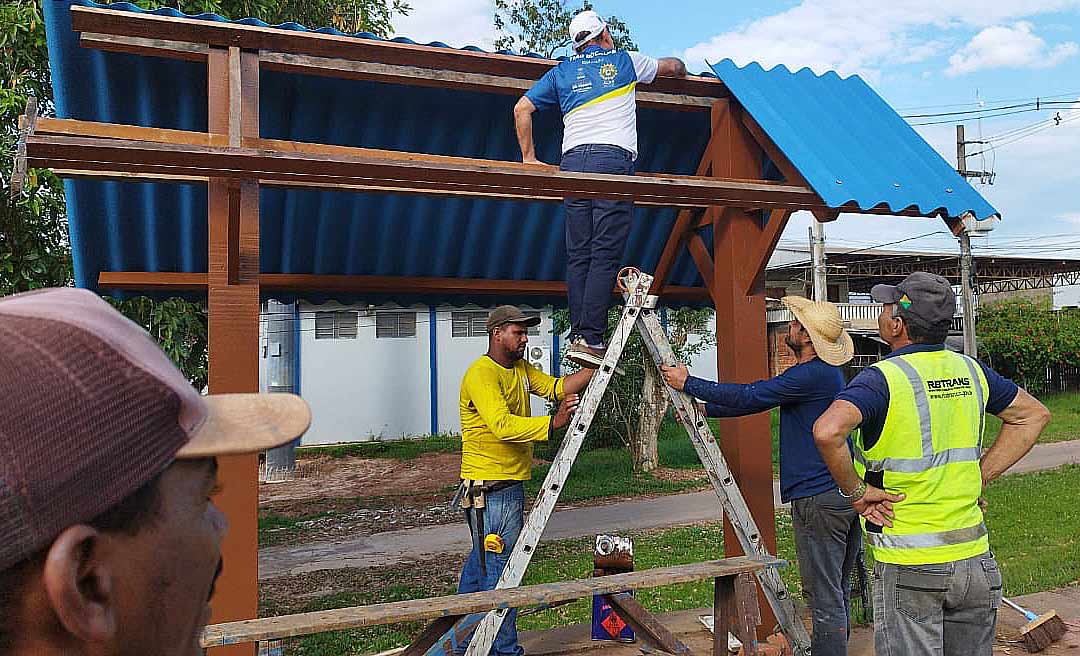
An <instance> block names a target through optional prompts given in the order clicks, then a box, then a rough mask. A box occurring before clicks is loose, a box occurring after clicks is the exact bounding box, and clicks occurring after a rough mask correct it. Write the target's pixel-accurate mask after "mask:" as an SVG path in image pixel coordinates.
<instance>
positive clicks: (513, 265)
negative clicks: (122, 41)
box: [44, 0, 992, 305]
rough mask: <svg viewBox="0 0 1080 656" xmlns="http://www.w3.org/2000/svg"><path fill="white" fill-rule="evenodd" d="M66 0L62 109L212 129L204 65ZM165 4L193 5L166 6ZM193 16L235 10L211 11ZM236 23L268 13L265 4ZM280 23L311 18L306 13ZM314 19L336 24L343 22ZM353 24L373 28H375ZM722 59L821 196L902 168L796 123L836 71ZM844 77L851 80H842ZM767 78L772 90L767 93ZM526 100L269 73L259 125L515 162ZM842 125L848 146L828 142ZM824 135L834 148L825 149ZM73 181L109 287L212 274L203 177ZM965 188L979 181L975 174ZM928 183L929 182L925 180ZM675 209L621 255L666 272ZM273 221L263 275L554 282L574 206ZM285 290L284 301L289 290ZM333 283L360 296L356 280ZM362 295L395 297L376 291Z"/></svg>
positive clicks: (311, 196) (657, 123) (693, 155)
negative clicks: (112, 33) (875, 172)
mask: <svg viewBox="0 0 1080 656" xmlns="http://www.w3.org/2000/svg"><path fill="white" fill-rule="evenodd" d="M71 4H73V3H72V2H70V1H69V0H46V1H45V2H44V8H45V20H46V30H47V37H48V47H49V63H50V69H51V73H52V83H53V89H54V94H55V101H56V111H57V115H58V116H59V117H60V118H74V119H82V120H90V121H103V122H111V123H120V124H130V125H139V126H152V127H160V128H174V129H182V130H197V131H205V130H206V129H207V100H206V98H207V79H206V75H207V72H206V67H205V65H200V64H196V63H192V62H186V61H180V60H170V59H162V58H155V57H141V56H136V55H130V54H122V53H113V52H104V51H100V50H95V49H91V48H82V47H80V45H79V39H78V34H77V33H75V32H73V31H72V29H71V16H70V11H69V9H68V8H69V6H70V5H71ZM74 4H80V5H84V6H107V7H108V8H110V9H124V10H128V11H135V12H142V11H143V10H141V9H139V8H137V7H135V6H133V5H128V4H112V5H97V4H95V3H92V2H89V1H87V0H76V1H75V3H74ZM152 13H155V14H157V15H165V16H185V14H181V13H180V12H177V11H176V10H173V9H168V8H163V9H158V10H155V11H154V12H152ZM188 17H189V18H199V19H205V20H214V21H224V20H226V19H224V18H222V17H221V16H216V15H213V14H203V15H199V16H188ZM236 22H239V23H244V24H256V25H265V24H264V23H262V22H261V21H255V20H254V19H245V20H243V21H236ZM279 27H282V28H284V29H290V30H306V29H307V28H304V27H302V26H300V25H296V24H294V23H289V24H284V25H281V26H279ZM319 31H320V32H331V33H335V34H340V32H337V31H336V30H331V29H324V30H319ZM354 36H356V38H364V39H377V38H378V37H376V36H374V35H370V34H358V35H354ZM397 40H400V39H397ZM406 41H407V40H406ZM431 45H438V46H441V45H443V44H439V43H434V44H431ZM470 49H473V50H477V48H471V47H470ZM717 69H718V71H719V72H721V73H722V76H721V77H724V76H726V77H727V78H730V79H731V80H732V82H733V85H734V86H735V87H737V88H738V89H739V100H740V101H741V102H744V103H745V104H746V106H747V108H748V110H749V111H750V112H751V114H752V115H753V116H754V118H755V119H757V120H758V122H759V123H760V124H761V126H762V127H763V128H764V129H765V130H766V132H767V133H768V134H769V135H770V136H773V138H774V139H775V140H776V141H777V143H778V145H779V146H780V147H781V149H783V150H784V152H785V154H786V155H788V156H789V158H790V159H791V160H792V161H793V162H794V163H795V164H796V166H797V167H798V168H799V170H800V171H801V172H803V173H804V175H806V177H807V179H808V180H809V181H810V182H811V184H814V185H815V189H816V190H818V191H819V193H821V189H820V188H819V187H820V186H821V179H822V178H823V177H830V176H833V177H841V174H840V173H837V174H836V175H835V176H834V174H833V173H832V171H833V170H836V171H844V172H845V173H843V175H847V173H846V171H847V170H848V167H849V165H850V166H851V167H854V166H855V165H856V163H857V164H858V166H859V167H864V168H873V167H874V166H885V165H887V164H888V165H889V170H890V171H891V169H892V168H893V167H892V166H891V163H890V162H889V161H888V159H887V158H883V159H882V160H881V161H878V162H874V163H873V165H872V166H870V165H869V160H868V159H867V156H859V157H855V155H854V154H853V153H848V152H844V149H846V148H854V147H855V146H857V145H858V144H852V143H851V140H850V139H849V138H846V137H845V138H841V135H838V134H832V133H833V132H836V131H838V130H839V126H840V124H839V123H836V126H835V127H836V130H832V131H831V132H830V134H831V135H832V136H829V137H826V133H825V132H824V131H822V134H821V135H820V138H815V139H808V138H805V137H804V138H802V139H799V138H793V134H792V131H793V130H796V129H798V126H799V125H801V124H802V122H803V120H804V119H805V118H806V117H807V116H809V115H810V114H813V115H815V116H820V115H821V113H822V112H823V111H825V109H824V108H825V103H826V100H827V98H825V96H829V95H831V94H832V93H834V89H833V87H834V86H835V84H834V83H833V82H831V81H829V80H828V79H827V78H814V79H825V80H826V83H825V84H824V85H823V86H821V87H820V88H817V87H815V85H814V84H812V83H811V82H810V80H809V79H807V78H806V75H805V74H804V73H803V72H800V73H798V74H795V75H790V74H787V77H790V78H791V80H790V81H785V80H784V79H782V78H783V76H782V75H779V74H778V73H777V72H776V70H775V69H774V71H772V72H769V73H760V74H754V73H753V71H752V70H751V69H750V68H749V67H748V68H746V69H736V68H734V67H733V66H732V67H724V66H723V65H722V64H721V65H718V66H717ZM833 77H835V76H833ZM837 80H838V78H837ZM724 81H725V82H727V81H728V80H727V79H724ZM848 83H849V81H842V85H848ZM755 84H761V85H763V86H766V87H768V88H764V89H760V90H758V91H756V92H755V91H754V87H755ZM785 84H786V85H788V88H790V93H791V94H792V95H791V96H789V98H792V99H797V100H796V102H798V103H799V111H793V112H785V113H781V111H780V110H782V109H783V108H784V107H785V106H790V105H791V102H790V101H788V102H784V103H781V102H780V101H779V98H780V97H781V95H780V94H779V93H778V91H777V90H778V89H779V88H781V87H784V86H785ZM858 84H859V85H861V88H862V89H865V91H863V92H862V93H861V96H860V98H862V100H864V101H866V99H867V97H869V98H871V99H872V100H873V101H875V102H876V103H877V104H878V107H877V109H876V111H873V112H870V111H863V112H861V113H860V114H859V116H860V117H862V118H863V119H865V118H866V117H879V116H881V115H884V114H888V115H889V116H892V117H895V113H894V112H892V110H891V109H889V108H888V106H887V105H885V103H884V102H883V101H881V99H880V98H878V97H877V95H876V94H874V93H873V91H871V90H869V88H868V87H866V86H865V85H864V84H862V83H861V81H859V82H858ZM790 85H795V86H794V87H790ZM819 96H820V98H819ZM514 102H515V98H514V97H513V96H510V95H494V94H484V93H477V92H468V91H460V90H449V89H437V88H429V87H420V86H400V85H391V84H382V83H376V82H367V81H356V80H345V79H336V78H326V77H315V76H303V75H295V74H286V73H280V72H271V71H263V72H262V75H261V80H260V117H259V122H260V128H261V132H262V135H261V136H263V137H265V138H271V139H288V140H296V141H306V142H316V143H327V144H339V145H346V146H358V147H368V148H382V149H390V150H400V151H412V152H420V153H431V154H439V155H456V156H464V157H475V158H483V159H492V160H515V159H517V158H519V157H520V153H519V151H518V146H517V141H516V137H515V133H514V127H513V118H512V113H511V109H512V107H513V104H514ZM811 107H812V108H813V109H811ZM819 107H820V108H822V109H821V110H820V111H819V110H818V108H819ZM436 117H437V120H433V119H435V118H436ZM897 120H899V119H898V118H897ZM845 125H846V122H845ZM827 127H830V128H832V127H834V126H827ZM638 131H639V143H640V147H639V150H640V152H641V157H640V159H639V162H638V170H639V171H651V172H662V173H671V174H682V175H693V174H694V172H695V169H696V167H697V164H698V162H699V160H700V159H701V156H702V153H703V151H704V148H705V145H706V143H707V142H708V137H709V116H708V113H707V112H697V113H688V112H671V111H661V110H656V109H649V108H641V109H639V113H638ZM868 131H869V132H873V126H872V125H867V126H864V128H862V129H861V130H860V132H859V133H860V134H865V133H867V132H868ZM534 132H535V135H536V140H537V152H538V155H539V156H540V158H541V159H543V160H545V161H548V162H555V161H557V159H558V156H559V144H560V142H561V137H562V126H561V121H560V120H559V117H558V116H557V115H556V114H555V113H551V112H547V113H541V114H538V115H537V116H536V127H535V131H534ZM774 132H775V134H774ZM887 136H888V137H889V143H893V142H898V141H903V139H901V137H903V138H904V139H907V141H910V142H917V143H913V144H906V145H905V147H906V148H907V149H908V150H910V151H912V152H915V151H918V150H919V149H920V148H922V149H924V150H926V151H930V147H929V146H927V145H925V143H924V142H923V141H922V140H921V138H919V137H918V135H916V134H915V133H914V132H913V131H911V130H910V128H908V132H907V133H905V134H901V133H900V131H899V130H895V129H893V130H891V131H890V132H889V134H888V135H887ZM833 138H835V139H837V142H836V143H833V142H832V141H830V139H833ZM838 144H839V145H838ZM813 145H816V146H817V147H818V148H820V149H822V152H818V153H817V154H815V153H814V152H812V150H813V149H812V148H811V146H813ZM855 154H858V153H855ZM924 154H925V153H924ZM809 158H812V159H809ZM929 159H930V158H929V157H928V156H927V157H923V160H925V161H929ZM923 160H920V161H923ZM938 160H940V158H938ZM810 162H813V163H812V164H811V163H810ZM924 163H925V162H924ZM940 163H941V164H942V165H944V163H943V162H940ZM768 168H769V169H771V168H772V167H768ZM938 168H940V167H937V168H933V167H929V166H926V167H923V169H920V171H921V173H922V174H923V175H930V176H932V177H935V178H936V177H940V176H941V175H942V172H941V171H938V170H937V169H938ZM862 175H863V177H862V178H860V179H859V180H858V182H859V183H861V186H860V188H861V189H864V193H863V195H860V196H859V197H858V198H859V200H860V201H862V200H865V199H868V198H872V197H874V196H877V195H880V194H875V193H874V180H875V178H872V177H871V174H869V173H867V172H865V171H864V172H863V173H862ZM953 175H954V176H955V173H954V174H953ZM886 177H888V176H886ZM890 179H891V178H890ZM815 181H816V182H815ZM852 182H855V180H852ZM64 184H65V191H66V195H67V202H68V220H69V225H70V232H71V241H72V251H73V257H74V265H75V276H76V282H77V284H78V285H79V286H82V287H88V288H92V289H95V288H97V282H98V274H99V273H100V272H102V271H169V272H205V271H206V269H207V197H206V191H205V187H204V186H202V185H193V184H163V183H140V182H114V181H99V180H66V181H65V183H64ZM956 186H957V187H960V185H959V184H957V185H956ZM963 187H964V188H966V189H970V188H969V187H967V185H966V183H965V184H964V185H963ZM890 188H891V184H890ZM878 191H880V188H879V189H878ZM972 193H974V192H972ZM974 195H975V200H977V201H979V202H981V203H982V204H983V205H985V201H982V199H981V198H978V195H977V194H974ZM822 196H823V197H824V198H825V199H826V200H829V201H830V205H831V204H832V202H833V201H832V200H830V199H835V198H837V196H836V194H835V193H833V194H830V195H825V194H824V193H822ZM925 197H931V196H930V194H929V191H926V192H925ZM847 200H850V198H847V197H846V196H845V197H844V198H843V200H842V201H840V203H838V204H842V203H843V202H847ZM972 202H974V201H972ZM973 206H974V205H973ZM986 207H989V206H986ZM991 211H992V208H991ZM980 215H981V214H980ZM675 216H676V210H675V209H673V208H654V207H639V208H637V210H636V212H635V220H634V227H633V229H632V231H631V234H630V238H629V240H628V243H627V250H626V257H625V263H626V264H628V265H634V266H637V267H639V268H641V269H643V270H647V271H650V270H653V269H654V268H655V265H656V263H657V261H658V260H659V257H660V253H661V250H662V249H663V246H664V243H665V241H666V239H667V236H668V234H669V233H670V231H671V228H672V225H673V223H674V220H675ZM260 231H261V235H260V238H261V270H262V271H263V272H266V273H314V274H350V275H378V276H417V277H446V278H486V279H508V280H538V281H553V280H556V281H557V280H562V279H563V278H564V276H565V249H564V246H563V242H564V236H563V213H562V209H561V206H560V205H559V204H557V203H550V202H548V203H544V202H531V203H530V202H521V201H510V200H488V199H471V198H437V197H426V196H418V195H394V194H378V193H343V192H322V191H306V190H297V189H266V188H264V189H263V190H262V191H261V196H260ZM706 237H707V239H706V241H708V240H709V237H708V235H707V236H706ZM669 282H670V284H673V285H697V286H700V285H701V280H700V277H699V276H698V274H697V270H696V268H695V267H694V265H693V262H692V260H691V258H690V257H689V255H688V254H685V253H684V254H683V255H682V256H681V257H680V259H679V260H678V262H677V263H676V266H675V267H674V269H673V271H672V274H671V277H670V279H669ZM275 296H277V297H279V298H282V299H283V300H288V295H284V294H275ZM333 296H334V297H335V298H338V299H339V300H347V299H345V298H343V296H344V295H343V294H334V295H333ZM304 297H305V298H308V299H310V300H316V301H317V300H320V299H322V298H325V295H319V294H314V293H312V294H304ZM365 299H369V300H371V301H373V302H374V301H383V300H387V299H385V298H384V297H378V296H365ZM393 300H397V301H399V302H402V303H406V302H414V301H420V302H443V301H447V300H450V299H449V298H447V297H438V298H432V297H424V296H419V295H418V296H415V297H400V296H399V297H395V298H394V299H393ZM453 300H454V301H455V302H468V301H474V302H480V303H484V304H490V303H492V302H496V301H499V302H502V301H524V300H528V301H529V302H531V303H543V302H549V303H554V304H556V305H558V304H562V303H564V302H565V299H563V298H561V297H553V298H541V297H536V296H532V297H528V298H519V299H515V298H499V299H496V298H494V297H491V296H486V297H478V298H469V297H462V296H460V295H455V296H454V297H453Z"/></svg>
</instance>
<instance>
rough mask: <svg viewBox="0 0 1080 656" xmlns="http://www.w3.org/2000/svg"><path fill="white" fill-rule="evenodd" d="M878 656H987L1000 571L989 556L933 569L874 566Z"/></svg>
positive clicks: (995, 611)
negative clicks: (927, 655) (926, 655)
mask: <svg viewBox="0 0 1080 656" xmlns="http://www.w3.org/2000/svg"><path fill="white" fill-rule="evenodd" d="M873 587H874V653H875V654H877V656H922V655H923V654H934V655H936V656H990V654H991V652H992V651H993V648H994V630H995V627H996V625H997V609H998V606H1000V605H1001V572H1000V571H999V570H998V564H997V561H996V560H994V555H993V554H991V553H989V552H988V553H985V554H982V555H981V556H974V557H972V558H967V559H965V560H956V561H953V562H951V563H939V564H935V565H894V564H892V563H881V562H879V563H876V564H875V565H874V578H873Z"/></svg>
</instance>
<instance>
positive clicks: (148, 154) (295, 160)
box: [26, 135, 820, 209]
mask: <svg viewBox="0 0 1080 656" xmlns="http://www.w3.org/2000/svg"><path fill="white" fill-rule="evenodd" d="M26 143H27V158H28V161H30V162H32V163H33V164H34V165H35V166H45V167H49V166H57V167H58V168H67V169H77V170H130V171H134V172H142V173H151V174H152V173H165V174H170V175H206V176H208V177H214V176H223V177H235V178H255V179H260V180H284V181H302V182H314V183H330V184H376V183H377V184H379V185H381V186H387V187H394V186H398V185H401V186H403V187H409V186H410V185H411V186H413V187H415V186H416V183H425V184H426V185H429V188H430V189H431V191H438V190H447V191H452V190H454V189H455V188H458V187H463V188H464V189H465V190H467V191H482V190H483V189H484V188H490V189H491V191H493V192H495V193H506V192H507V191H510V192H512V193H523V194H529V195H549V194H558V195H562V196H578V197H586V198H611V199H615V200H639V199H640V200H642V201H645V202H648V201H653V202H662V203H666V204H669V205H672V206H701V205H734V206H739V207H747V206H748V207H787V208H791V209H815V208H817V207H820V205H819V203H820V200H819V199H818V198H817V196H816V195H815V194H814V193H813V192H811V191H810V190H809V189H807V188H805V187H791V186H786V185H776V184H763V183H761V182H748V181H744V180H735V179H726V180H725V179H709V178H698V177H677V176H656V175H653V176H645V175H643V176H622V175H609V174H600V173H571V172H564V171H557V170H552V169H550V168H548V167H544V168H541V167H528V168H527V169H525V168H522V166H521V165H519V166H512V165H511V166H508V165H507V164H506V163H503V162H496V161H491V160H473V162H472V163H470V164H456V163H455V164H450V163H439V164H437V165H436V164H433V163H431V162H419V161H414V160H411V159H409V158H408V154H392V153H386V154H385V156H384V157H380V158H369V157H353V156H340V155H323V154H315V153H303V152H300V153H292V152H288V153H287V152H280V151H266V150H257V149H253V148H219V147H208V146H188V145H180V144H159V143H148V142H143V141H131V140H124V139H98V138H83V137H69V136H61V135H32V136H30V137H28V138H27V140H26ZM384 152H385V151H384ZM80 163H81V164H80Z"/></svg>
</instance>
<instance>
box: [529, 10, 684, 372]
mask: <svg viewBox="0 0 1080 656" xmlns="http://www.w3.org/2000/svg"><path fill="white" fill-rule="evenodd" d="M569 36H570V42H571V43H572V44H573V47H574V54H573V56H571V57H569V58H567V59H565V60H563V61H562V62H560V63H559V65H558V66H556V67H554V68H552V69H551V70H549V71H548V72H547V73H545V74H544V76H543V77H542V78H540V79H539V80H538V81H537V82H536V84H534V85H533V87H532V88H531V89H529V91H528V92H527V93H526V94H525V95H524V96H522V97H521V99H519V100H518V102H517V104H515V105H514V125H515V129H516V131H517V138H518V144H519V145H520V146H521V159H522V161H523V162H525V163H526V164H540V163H541V162H540V160H538V159H537V158H536V148H535V145H534V143H533V131H532V130H533V119H532V115H533V113H534V112H536V111H538V110H539V111H543V110H548V109H558V110H559V112H560V113H561V114H562V117H563V139H562V150H561V152H562V161H561V162H560V164H559V166H560V168H561V169H562V170H563V171H577V172H582V173H613V174H619V175H633V174H634V171H635V166H636V165H635V162H636V160H637V156H638V135H637V101H636V92H635V89H636V88H637V85H639V84H652V82H653V81H654V80H655V79H656V78H657V77H658V76H660V77H664V76H668V77H685V76H686V65H685V64H683V62H682V61H681V60H679V59H676V58H674V57H662V58H660V59H653V58H652V57H648V56H646V55H643V54H641V53H639V52H627V51H625V50H619V49H618V48H616V47H615V41H614V40H613V39H612V38H611V32H610V31H608V25H607V23H606V22H605V21H604V19H603V18H601V17H600V15H599V14H597V13H596V12H595V11H592V10H589V9H587V10H585V11H582V12H580V13H578V14H577V15H576V16H574V19H573V20H572V21H570V34H569ZM563 207H564V208H565V210H566V292H567V300H568V302H569V306H570V349H569V353H567V356H566V357H567V359H568V360H570V361H571V362H574V363H575V364H578V365H580V366H582V367H586V368H589V369H596V368H597V367H599V366H600V363H601V362H602V361H603V360H604V355H605V354H606V353H607V347H606V346H605V344H604V332H605V331H606V330H607V327H608V319H607V313H608V307H610V306H611V296H612V294H611V290H612V289H613V288H614V286H615V276H616V274H617V273H618V271H619V268H620V267H621V266H622V262H621V260H622V256H623V250H625V248H626V240H627V236H628V235H629V234H630V224H631V222H632V221H633V217H634V203H633V201H628V200H610V199H604V198H567V199H565V200H564V201H563Z"/></svg>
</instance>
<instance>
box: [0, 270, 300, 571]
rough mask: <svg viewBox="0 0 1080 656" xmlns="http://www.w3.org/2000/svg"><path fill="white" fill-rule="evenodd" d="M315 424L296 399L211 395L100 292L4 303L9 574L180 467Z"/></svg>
mask: <svg viewBox="0 0 1080 656" xmlns="http://www.w3.org/2000/svg"><path fill="white" fill-rule="evenodd" d="M310 423H311V411H310V410H309V408H308V405H307V403H306V402H304V400H303V399H301V398H300V397H298V396H295V395H293V394H217V395H211V396H202V395H200V394H199V393H198V392H197V391H196V390H195V389H194V388H193V387H192V386H191V384H190V383H189V382H188V381H187V379H186V378H184V375H183V374H182V373H181V372H180V370H179V369H177V368H176V366H175V365H173V363H172V362H171V361H170V360H169V358H168V357H167V356H166V355H165V353H163V352H162V351H161V349H160V348H159V347H158V346H157V344H156V343H155V342H154V341H153V339H151V338H150V336H149V335H148V334H147V333H146V331H145V330H143V329H142V328H141V327H140V326H138V325H137V324H135V323H134V322H132V321H130V320H128V319H127V318H125V317H124V316H123V315H121V314H120V313H119V312H117V311H116V310H115V309H113V308H112V306H110V305H109V304H108V303H106V302H105V301H104V300H102V299H101V298H100V297H98V296H97V295H96V294H93V293H92V292H89V291H86V290H82V289H73V288H61V289H46V290H38V291H33V292H27V293H25V294H17V295H15V296H9V297H7V298H4V299H0V533H2V534H3V535H4V539H3V540H2V541H0V571H3V570H5V569H7V568H8V567H10V566H11V565H14V564H16V563H18V562H19V561H21V560H23V559H24V558H26V557H28V556H30V555H32V554H33V553H35V552H36V551H38V550H40V549H42V548H44V547H46V546H47V545H48V544H49V543H50V542H51V541H52V540H53V539H54V538H55V537H56V536H57V535H59V534H60V532H61V531H63V530H64V529H65V528H67V527H69V526H72V525H74V524H79V523H82V522H86V521H89V520H91V519H93V518H94V517H96V516H97V515H99V514H101V513H103V512H105V511H106V510H108V509H110V508H112V507H113V506H115V505H116V504H117V503H119V502H120V501H121V500H123V499H124V498H125V497H127V496H128V495H129V494H131V493H132V492H134V491H135V490H137V489H138V488H140V487H141V486H142V485H144V484H145V483H147V482H148V481H150V480H151V479H152V478H153V477H154V476H157V475H158V474H159V473H161V472H162V471H164V470H165V468H167V467H168V466H169V464H170V463H172V461H173V460H175V459H177V458H207V457H212V456H219V455H230V454H240V453H254V452H258V451H262V450H264V449H269V448H272V447H275V446H279V445H282V444H285V443H286V442H289V441H291V440H293V439H295V438H297V437H299V436H300V435H301V434H303V432H304V431H305V430H307V427H308V425H309V424H310Z"/></svg>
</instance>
